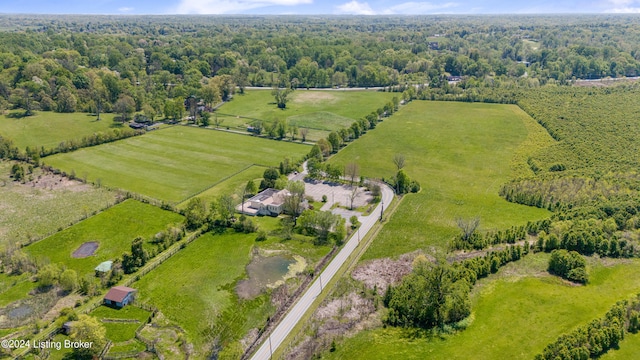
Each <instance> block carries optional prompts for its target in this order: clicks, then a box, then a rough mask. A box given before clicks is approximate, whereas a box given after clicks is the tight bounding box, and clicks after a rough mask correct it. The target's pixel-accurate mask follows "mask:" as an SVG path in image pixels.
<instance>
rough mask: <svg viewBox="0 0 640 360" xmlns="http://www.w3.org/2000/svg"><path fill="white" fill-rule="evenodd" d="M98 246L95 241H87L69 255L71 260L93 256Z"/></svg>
mask: <svg viewBox="0 0 640 360" xmlns="http://www.w3.org/2000/svg"><path fill="white" fill-rule="evenodd" d="M99 245H100V244H99V243H98V242H97V241H88V242H86V243H84V244H82V245H80V247H79V248H78V249H76V251H74V252H73V254H71V257H72V258H75V259H82V258H86V257H89V256H91V255H93V254H94V253H95V252H96V250H98V246H99Z"/></svg>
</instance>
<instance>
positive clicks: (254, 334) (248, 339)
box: [240, 328, 260, 351]
mask: <svg viewBox="0 0 640 360" xmlns="http://www.w3.org/2000/svg"><path fill="white" fill-rule="evenodd" d="M259 335H260V332H259V331H258V329H256V328H253V329H251V330H249V332H248V333H247V335H245V337H243V338H242V339H241V340H240V345H241V346H242V351H247V349H248V348H249V346H251V344H253V343H254V342H255V341H256V340H257V339H258V336H259Z"/></svg>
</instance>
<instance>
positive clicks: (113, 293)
mask: <svg viewBox="0 0 640 360" xmlns="http://www.w3.org/2000/svg"><path fill="white" fill-rule="evenodd" d="M135 293H136V289H132V288H130V287H126V286H114V287H112V288H111V289H110V290H109V292H108V293H107V295H105V296H104V304H105V305H110V306H115V307H118V308H121V307H124V306H125V305H127V304H130V303H131V302H133V299H134V297H135Z"/></svg>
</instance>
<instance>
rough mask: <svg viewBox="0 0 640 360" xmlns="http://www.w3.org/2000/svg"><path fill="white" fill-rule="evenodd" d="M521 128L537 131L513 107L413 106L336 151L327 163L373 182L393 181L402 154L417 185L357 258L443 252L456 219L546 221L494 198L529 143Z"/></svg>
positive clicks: (484, 223)
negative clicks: (356, 170) (351, 167)
mask: <svg viewBox="0 0 640 360" xmlns="http://www.w3.org/2000/svg"><path fill="white" fill-rule="evenodd" d="M527 122H529V123H534V124H535V122H534V120H533V119H531V118H530V117H529V116H528V115H526V114H525V113H524V112H522V111H521V110H520V109H519V108H518V107H516V106H511V105H493V104H467V103H457V102H449V103H448V102H426V101H414V102H412V103H410V104H409V105H407V106H405V107H403V108H402V109H401V110H400V111H399V112H398V113H396V114H395V115H394V116H392V117H390V118H388V119H386V120H385V121H384V122H382V123H381V124H379V125H378V126H377V128H376V129H375V130H372V131H369V132H368V133H367V134H366V135H365V136H363V137H362V138H361V139H358V140H357V141H355V142H353V143H352V144H350V145H349V146H347V147H346V148H344V149H343V150H341V151H340V152H339V153H338V154H337V155H336V156H334V157H333V158H332V159H331V160H330V162H331V163H332V164H338V165H339V166H343V165H344V164H346V163H349V162H356V163H358V164H359V165H360V169H361V173H362V175H364V176H367V177H373V178H382V177H386V178H390V177H392V176H393V175H394V174H395V172H396V171H397V170H396V168H395V166H394V164H393V161H392V159H393V156H394V154H397V153H400V154H403V155H404V156H405V158H406V167H405V171H406V172H407V174H408V175H409V176H410V177H411V178H412V179H415V180H417V181H418V182H419V183H420V184H421V186H422V190H421V192H420V193H418V194H409V195H406V196H405V198H404V199H403V200H402V203H401V204H400V206H399V208H398V210H397V211H396V213H395V214H394V215H393V217H392V218H391V219H390V220H389V221H388V223H387V224H386V225H385V227H384V229H383V230H382V231H381V233H380V235H379V236H378V237H377V238H376V240H375V241H374V243H373V244H372V245H371V247H370V248H369V249H368V251H367V252H366V253H365V255H364V256H363V259H371V258H379V257H386V256H397V255H400V254H403V253H407V252H410V251H413V250H416V249H427V248H429V247H431V246H438V247H444V246H445V245H446V243H447V241H449V240H450V239H451V238H452V237H453V236H455V234H457V233H458V231H459V230H458V229H457V227H456V225H455V219H456V218H472V217H476V216H479V217H480V218H481V223H480V227H481V229H484V230H489V229H503V228H507V227H510V226H512V225H518V224H523V223H526V222H527V221H528V220H536V219H542V218H545V217H547V216H549V212H547V211H546V210H542V209H538V208H532V207H527V206H522V205H517V204H513V203H509V202H507V201H505V200H504V199H502V198H501V197H500V196H499V195H498V191H499V189H500V186H501V185H502V184H503V183H505V182H507V181H508V180H509V179H510V178H511V177H512V171H514V170H513V169H514V168H516V167H515V166H514V165H513V161H514V158H516V155H518V156H517V159H522V158H524V160H522V161H526V157H524V156H522V151H520V146H521V144H523V143H525V142H526V143H527V144H529V142H527V140H531V136H529V135H530V134H528V130H527V128H528V127H527V126H525V123H527ZM538 128H539V126H538ZM535 135H536V137H534V139H535V138H539V137H540V136H539V134H535ZM546 138H549V136H548V135H546V137H545V138H543V139H546ZM542 144H543V145H544V144H546V143H545V142H544V141H542ZM529 146H531V149H535V145H531V144H529Z"/></svg>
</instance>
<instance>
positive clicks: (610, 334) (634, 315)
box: [535, 296, 640, 360]
mask: <svg viewBox="0 0 640 360" xmlns="http://www.w3.org/2000/svg"><path fill="white" fill-rule="evenodd" d="M639 310H640V297H638V296H636V297H635V298H633V299H632V300H630V301H626V300H625V301H619V302H618V303H616V304H615V305H614V306H613V307H612V308H611V309H610V310H609V311H608V312H607V313H606V314H605V315H604V316H603V317H602V318H599V319H596V320H593V321H591V322H590V323H589V324H588V325H584V326H581V327H579V328H577V329H576V330H574V331H572V332H570V333H568V334H564V335H561V336H560V337H559V338H558V339H557V340H556V341H555V342H553V343H551V344H549V345H547V346H546V347H545V349H544V351H543V352H542V354H538V355H536V357H535V358H536V360H551V359H553V360H558V359H560V360H574V359H589V358H597V357H599V356H600V355H602V354H604V353H606V352H607V351H609V350H610V349H612V348H616V347H617V346H618V344H619V342H620V341H621V340H622V339H623V338H624V335H625V332H629V333H636V332H637V331H638V330H639V329H640V317H639V315H640V312H639Z"/></svg>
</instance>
